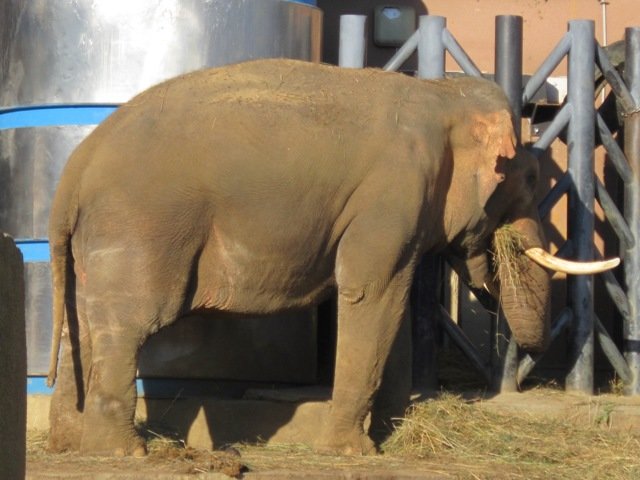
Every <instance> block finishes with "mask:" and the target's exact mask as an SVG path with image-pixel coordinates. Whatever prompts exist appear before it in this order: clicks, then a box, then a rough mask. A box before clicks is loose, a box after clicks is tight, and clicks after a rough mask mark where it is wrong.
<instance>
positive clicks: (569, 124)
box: [340, 16, 640, 394]
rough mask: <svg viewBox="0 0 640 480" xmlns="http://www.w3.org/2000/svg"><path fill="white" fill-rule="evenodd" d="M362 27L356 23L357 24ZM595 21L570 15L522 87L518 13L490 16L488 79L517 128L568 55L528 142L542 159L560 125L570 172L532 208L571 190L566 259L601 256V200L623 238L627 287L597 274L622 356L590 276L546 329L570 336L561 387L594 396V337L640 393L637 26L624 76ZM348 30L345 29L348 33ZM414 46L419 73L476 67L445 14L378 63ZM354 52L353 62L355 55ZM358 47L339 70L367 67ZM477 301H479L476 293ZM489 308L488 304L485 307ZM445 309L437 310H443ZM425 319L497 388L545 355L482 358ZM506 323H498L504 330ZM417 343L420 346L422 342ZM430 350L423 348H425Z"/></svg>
mask: <svg viewBox="0 0 640 480" xmlns="http://www.w3.org/2000/svg"><path fill="white" fill-rule="evenodd" d="M361 23H363V21H362V22H361ZM594 29H595V27H594V22H593V21H590V20H574V21H571V22H569V25H568V32H567V33H566V34H565V35H564V37H563V38H562V39H561V40H560V42H559V43H558V44H557V46H556V47H555V48H554V49H553V50H552V51H551V53H550V54H549V55H548V57H547V58H546V60H545V61H544V62H543V63H542V65H541V66H540V67H539V68H538V70H537V71H536V72H535V73H534V74H533V75H532V76H531V77H530V78H529V80H528V82H527V83H526V85H524V87H523V72H522V51H523V35H522V17H518V16H498V17H496V24H495V34H496V52H495V81H496V82H497V83H498V84H500V85H501V86H502V87H503V89H504V90H505V93H506V94H507V97H508V98H509V102H510V104H511V106H512V108H513V112H514V117H515V125H516V128H519V127H520V124H521V116H522V109H523V105H526V104H527V103H529V102H530V101H531V100H532V98H533V95H534V94H535V93H536V92H537V91H538V90H539V89H540V88H541V87H542V86H543V85H544V83H545V81H546V79H547V78H548V77H549V75H550V74H551V73H552V72H553V71H554V70H555V68H556V67H557V66H558V64H559V63H560V62H561V61H562V60H563V59H564V57H565V56H567V57H568V95H567V101H566V103H565V104H564V106H563V107H562V109H561V110H560V111H559V112H558V114H557V115H556V117H555V118H554V120H553V122H552V123H551V125H550V126H549V128H547V129H546V130H545V132H544V133H543V134H542V135H541V137H540V138H539V139H538V141H537V142H536V143H535V144H534V145H533V147H532V151H533V153H534V154H536V155H537V156H538V157H540V156H541V154H542V153H543V152H545V151H546V150H547V149H548V148H549V147H550V146H551V143H552V142H553V141H554V140H555V139H556V138H557V137H558V136H559V135H560V133H561V132H562V131H563V130H565V129H566V131H567V144H568V149H569V158H568V169H567V171H566V172H565V173H564V175H563V176H562V178H561V179H560V181H558V182H557V183H556V185H555V186H554V187H553V188H552V189H551V190H550V191H549V193H548V194H547V196H546V197H545V198H544V200H543V201H542V202H541V204H540V206H539V211H540V216H541V218H544V217H546V216H547V215H548V214H549V213H550V211H551V209H552V208H553V207H554V205H556V203H557V202H558V200H559V199H560V198H561V197H563V196H564V195H565V194H566V195H568V205H569V209H568V235H567V241H566V243H565V245H564V246H563V247H562V248H560V251H559V255H570V256H572V257H574V258H575V259H577V260H585V261H586V260H593V259H595V258H596V257H598V256H599V254H598V252H597V250H596V249H595V248H594V233H595V228H594V223H595V222H594V205H595V202H596V201H598V203H599V204H600V206H601V207H602V209H603V211H604V212H605V215H606V218H607V220H608V222H609V224H610V225H611V227H612V229H613V231H614V232H615V234H616V235H617V237H618V239H619V242H620V249H621V252H622V256H623V258H624V263H623V268H624V278H625V282H624V283H625V285H624V286H623V285H621V284H620V283H619V282H618V280H617V279H616V276H615V274H614V273H612V272H606V273H603V274H601V275H602V280H603V284H604V285H605V287H606V290H607V291H608V293H609V295H610V297H611V299H612V301H613V304H614V305H615V307H616V308H617V310H618V312H619V313H620V316H621V318H622V319H623V322H624V324H623V353H621V352H620V351H619V350H618V348H617V346H616V344H615V342H614V341H613V340H612V338H611V336H610V335H609V334H608V332H607V331H606V329H605V328H604V326H603V324H602V322H601V321H600V320H599V319H598V318H597V316H596V314H595V312H594V300H593V298H594V297H593V284H594V278H593V276H591V275H583V276H570V277H568V278H567V281H566V289H567V306H566V307H565V308H563V309H562V310H561V312H560V313H559V315H558V316H557V318H556V319H555V321H554V322H553V326H552V338H553V339H555V338H557V337H558V335H559V334H560V333H561V332H562V331H564V330H565V329H567V328H568V329H569V332H570V339H571V341H570V343H571V349H570V350H571V351H570V369H569V372H568V373H567V376H566V382H565V385H566V388H567V389H568V390H577V391H582V392H585V393H592V392H593V382H594V379H593V372H594V345H595V340H596V339H597V341H598V342H599V344H600V346H601V348H602V350H603V352H604V353H605V355H606V357H607V358H608V360H609V361H610V362H611V365H612V366H613V368H614V369H615V371H616V373H617V375H618V376H619V377H620V379H621V380H622V381H623V382H624V385H625V393H627V394H638V393H640V380H639V378H638V377H639V374H640V254H639V253H640V252H639V249H640V246H639V245H638V244H637V239H638V238H640V180H639V175H640V28H638V27H634V28H628V29H627V30H626V32H625V35H626V36H625V42H626V58H625V74H624V77H625V78H624V80H623V79H622V78H621V76H620V74H619V73H618V71H617V70H616V69H615V68H614V67H613V66H612V64H611V62H610V61H609V58H608V56H607V53H606V51H605V50H604V49H603V48H602V47H601V46H600V45H599V44H598V43H597V41H596V40H595V31H594ZM363 31H364V27H362V29H361V30H358V32H357V33H356V34H355V36H353V38H352V39H351V40H349V38H348V37H347V36H348V35H353V33H352V32H353V30H351V31H349V30H345V31H341V33H343V34H344V35H345V37H344V38H341V42H340V45H341V48H343V49H345V50H349V49H351V48H352V47H353V46H354V45H360V44H359V43H358V42H360V38H361V37H362V35H363ZM350 32H351V33H350ZM416 49H417V50H418V72H417V73H418V76H419V77H421V78H442V77H444V76H445V57H446V53H447V52H448V53H449V54H450V55H451V57H452V58H453V59H454V60H455V61H456V62H457V63H458V64H459V66H460V68H461V69H462V70H463V71H464V72H465V73H466V74H468V75H474V76H480V75H481V72H480V70H479V69H478V67H477V66H476V65H475V64H474V63H473V61H472V60H471V58H470V57H469V56H468V55H467V54H466V53H465V51H464V50H463V48H462V47H461V46H460V44H459V43H458V42H457V41H456V39H455V38H454V37H453V36H452V35H451V33H450V32H449V31H448V30H447V28H446V19H445V18H443V17H438V16H423V17H421V18H420V23H419V28H418V30H416V32H415V33H414V34H413V35H412V36H411V37H410V38H409V39H408V40H407V42H406V43H405V44H404V45H403V46H402V47H401V48H399V49H398V51H397V52H396V54H395V55H394V56H393V57H392V58H391V60H389V62H388V63H387V64H386V65H385V67H384V69H385V70H397V69H398V68H399V67H400V66H401V65H402V63H403V62H404V61H406V60H407V59H408V58H409V56H410V55H411V54H412V53H413V52H414V51H415V50H416ZM354 56H355V57H358V56H360V58H359V59H358V61H354V60H353V58H354ZM363 56H364V49H363V48H361V47H356V48H355V49H354V50H351V51H348V52H345V53H342V52H341V56H340V58H351V60H350V61H349V63H346V62H345V63H344V64H343V63H342V62H341V65H342V66H352V67H354V66H355V67H358V66H361V65H363V64H364V58H363ZM596 67H597V68H598V69H599V70H600V71H601V72H602V74H603V76H604V77H605V78H606V80H607V82H608V83H609V85H610V87H611V89H612V91H613V92H614V93H615V95H616V97H617V99H618V103H619V105H620V108H621V109H622V115H623V117H624V119H625V121H624V132H623V138H624V151H623V149H622V148H621V147H620V146H619V143H618V141H616V139H614V137H613V135H612V133H611V132H610V131H609V128H608V127H607V124H606V123H605V121H604V120H603V118H602V117H601V116H600V114H599V113H598V112H597V110H596V108H595V104H594V95H595V86H594V71H595V69H596ZM596 128H597V131H598V133H599V135H600V138H601V139H602V143H603V145H604V147H605V148H606V151H607V155H608V157H607V158H608V161H610V162H611V163H612V165H613V166H614V167H615V170H616V171H617V173H618V175H619V176H620V178H621V180H622V182H623V184H624V214H623V213H621V212H620V211H619V209H618V208H617V206H616V203H615V202H614V201H613V200H612V199H611V197H610V195H609V194H608V193H607V190H606V189H605V188H604V185H603V184H602V182H601V181H600V180H599V179H598V178H597V177H596V175H595V173H594V158H595V156H594V149H595V135H596ZM478 296H479V300H480V301H481V303H483V304H485V305H487V300H486V298H483V296H482V294H480V293H479V294H478ZM487 306H488V307H489V308H495V305H491V304H489V305H487ZM441 310H443V309H441ZM441 313H442V314H440V315H435V316H431V318H438V319H443V320H442V321H441V326H442V327H443V328H444V330H445V331H446V332H447V333H448V334H449V335H450V337H451V338H452V339H453V340H454V342H455V343H456V344H457V345H458V346H459V347H460V348H461V349H462V350H463V352H465V354H466V355H467V357H468V358H469V359H470V360H471V362H472V363H473V364H474V365H475V367H476V368H477V369H478V371H480V372H481V373H482V374H483V375H484V376H485V378H486V379H487V381H488V382H489V383H491V384H493V386H494V387H495V388H497V389H499V390H502V391H504V390H515V389H516V388H517V386H518V384H520V383H521V382H522V381H523V380H524V379H525V378H526V376H527V375H528V374H529V373H530V372H531V370H532V369H533V367H534V366H535V365H536V363H537V362H538V361H539V360H540V358H541V356H542V355H537V356H535V357H532V356H530V355H524V356H523V357H522V358H520V357H519V355H518V351H517V347H516V345H515V343H514V342H509V344H508V345H503V346H502V348H495V346H494V348H492V351H493V350H498V351H500V350H502V351H505V352H506V354H505V355H503V356H502V358H500V359H499V361H496V359H495V358H494V360H493V361H492V362H490V364H489V365H487V364H486V362H484V361H483V360H482V358H481V356H480V355H479V353H478V352H477V350H476V349H475V348H474V346H473V345H472V343H471V342H470V341H469V340H468V339H467V338H466V336H465V334H464V332H462V331H461V330H460V329H459V328H458V326H457V325H455V324H454V322H453V321H452V320H451V319H450V318H448V315H447V314H446V312H444V311H442V312H441ZM504 328H506V327H504V326H502V327H501V329H504ZM503 334H504V332H503V331H499V332H493V335H492V337H493V338H492V341H493V342H500V341H502V340H501V339H502V338H504V335H503ZM422 346H423V347H424V345H422ZM423 353H424V354H426V355H431V354H432V353H430V352H423Z"/></svg>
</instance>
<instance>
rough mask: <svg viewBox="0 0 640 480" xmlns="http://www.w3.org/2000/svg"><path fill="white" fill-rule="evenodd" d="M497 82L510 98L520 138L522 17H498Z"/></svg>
mask: <svg viewBox="0 0 640 480" xmlns="http://www.w3.org/2000/svg"><path fill="white" fill-rule="evenodd" d="M495 71H496V83H497V84H498V85H500V86H501V87H502V89H503V90H504V91H505V93H506V94H507V98H509V104H510V105H511V109H512V110H513V116H514V122H515V127H516V132H517V135H518V138H519V137H520V121H521V119H522V17H520V16H517V15H499V16H497V17H496V58H495Z"/></svg>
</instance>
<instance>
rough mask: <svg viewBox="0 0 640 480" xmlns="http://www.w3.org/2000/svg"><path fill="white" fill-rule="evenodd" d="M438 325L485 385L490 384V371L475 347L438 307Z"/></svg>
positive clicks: (447, 314) (445, 312)
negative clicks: (481, 377)
mask: <svg viewBox="0 0 640 480" xmlns="http://www.w3.org/2000/svg"><path fill="white" fill-rule="evenodd" d="M437 317H438V319H439V320H440V325H441V326H442V327H443V328H444V330H445V331H446V332H447V333H448V334H449V336H450V337H451V338H452V339H453V341H454V342H455V344H456V345H457V346H458V347H460V350H461V351H462V353H464V354H465V356H466V357H467V358H468V359H469V361H470V362H471V363H472V365H473V366H474V367H475V368H476V369H477V370H478V371H479V372H480V373H481V374H482V376H483V377H484V379H485V380H486V381H487V383H491V371H490V370H489V369H488V368H487V366H486V365H485V363H484V361H483V360H482V358H481V357H480V355H478V351H477V350H476V347H475V346H474V345H473V343H472V342H471V340H469V338H468V337H467V336H466V335H465V333H464V332H463V331H462V330H461V329H460V328H459V327H458V326H457V325H456V324H455V323H454V322H453V320H451V317H450V316H449V313H448V312H447V311H446V310H445V309H444V307H442V305H440V315H437Z"/></svg>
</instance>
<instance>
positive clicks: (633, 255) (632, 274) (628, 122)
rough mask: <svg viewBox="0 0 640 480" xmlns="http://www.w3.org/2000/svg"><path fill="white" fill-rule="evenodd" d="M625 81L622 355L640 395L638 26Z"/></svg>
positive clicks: (628, 39) (630, 37)
mask: <svg viewBox="0 0 640 480" xmlns="http://www.w3.org/2000/svg"><path fill="white" fill-rule="evenodd" d="M625 43H626V45H625V48H626V60H625V72H624V76H625V81H626V84H627V86H628V87H629V91H630V93H631V96H632V97H633V100H634V103H635V108H634V111H633V112H627V114H626V115H627V116H626V118H625V122H624V151H625V154H626V156H627V160H628V162H629V166H630V167H631V170H632V172H633V178H632V180H631V181H630V182H627V184H626V185H625V202H624V203H625V205H624V213H625V218H626V220H627V223H628V225H629V228H630V229H631V232H632V233H633V235H634V237H635V246H633V247H632V248H629V249H627V250H626V251H625V252H624V265H625V277H626V283H627V298H628V300H629V310H630V312H629V320H628V321H627V322H625V325H624V333H623V336H624V356H625V359H626V361H627V363H628V365H629V368H630V370H631V377H632V379H631V383H630V384H628V385H626V386H625V393H626V394H627V395H638V394H640V378H639V377H640V245H639V243H640V112H638V108H639V107H640V27H634V28H627V29H626V30H625Z"/></svg>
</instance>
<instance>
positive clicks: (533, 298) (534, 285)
mask: <svg viewBox="0 0 640 480" xmlns="http://www.w3.org/2000/svg"><path fill="white" fill-rule="evenodd" d="M542 241H543V240H542V238H541V233H540V227H539V224H538V223H537V222H536V221H534V220H531V219H528V218H524V219H519V220H517V221H516V222H513V223H512V224H511V225H510V226H509V227H508V228H507V229H505V228H503V229H501V230H499V231H497V232H496V233H495V241H494V247H495V254H496V263H497V265H496V267H497V273H498V277H499V281H500V303H501V306H502V311H503V312H504V315H505V317H506V320H507V323H508V324H509V327H510V328H511V333H512V334H513V336H514V338H515V340H516V342H517V343H518V345H520V346H521V347H522V348H524V349H525V350H529V351H542V350H545V349H546V348H547V347H548V345H549V342H550V296H551V277H550V275H549V272H548V271H547V270H545V269H544V268H543V267H541V266H540V265H538V264H537V263H535V262H534V261H532V260H531V259H529V258H528V257H527V256H526V255H525V254H524V250H525V249H527V248H530V247H531V246H532V243H533V244H537V245H536V246H538V245H540V244H541V243H542Z"/></svg>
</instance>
